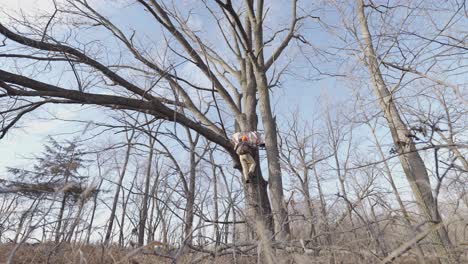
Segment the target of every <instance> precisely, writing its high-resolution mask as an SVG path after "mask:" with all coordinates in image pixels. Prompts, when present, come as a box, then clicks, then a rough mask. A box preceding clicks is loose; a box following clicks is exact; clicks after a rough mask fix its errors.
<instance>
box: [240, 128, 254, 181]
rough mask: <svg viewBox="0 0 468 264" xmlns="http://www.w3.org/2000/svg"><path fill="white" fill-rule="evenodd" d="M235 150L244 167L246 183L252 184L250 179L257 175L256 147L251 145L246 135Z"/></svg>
mask: <svg viewBox="0 0 468 264" xmlns="http://www.w3.org/2000/svg"><path fill="white" fill-rule="evenodd" d="M235 150H236V153H237V155H239V159H240V162H241V165H242V174H243V175H244V181H245V183H249V182H250V177H252V176H253V175H254V174H255V167H256V163H255V159H254V158H253V156H254V151H255V149H254V147H253V146H251V145H250V143H249V138H248V137H247V136H246V135H244V136H242V138H241V140H240V141H239V142H238V143H237V144H236V146H235Z"/></svg>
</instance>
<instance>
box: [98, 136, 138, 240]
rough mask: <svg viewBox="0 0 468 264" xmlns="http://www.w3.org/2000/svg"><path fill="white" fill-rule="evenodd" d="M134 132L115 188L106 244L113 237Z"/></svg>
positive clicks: (129, 140)
mask: <svg viewBox="0 0 468 264" xmlns="http://www.w3.org/2000/svg"><path fill="white" fill-rule="evenodd" d="M134 133H135V131H132V134H131V136H130V138H129V139H128V140H127V150H126V151H125V158H124V163H123V166H122V170H121V171H120V177H119V181H118V182H117V189H116V190H115V194H114V200H113V202H112V209H111V214H110V216H109V220H108V225H107V231H106V235H105V237H104V244H105V245H108V244H109V241H110V239H111V235H112V228H113V226H114V219H115V212H116V210H117V205H118V203H119V195H120V189H121V188H122V183H123V180H124V177H125V173H126V172H127V166H128V160H129V158H130V152H131V149H132V144H131V140H132V138H133V135H134Z"/></svg>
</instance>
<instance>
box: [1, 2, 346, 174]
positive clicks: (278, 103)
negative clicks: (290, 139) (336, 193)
mask: <svg viewBox="0 0 468 264" xmlns="http://www.w3.org/2000/svg"><path fill="white" fill-rule="evenodd" d="M111 2H112V1H111ZM274 2H275V3H274V4H273V5H271V6H270V7H271V8H270V10H269V12H270V15H269V16H268V17H267V18H268V19H281V20H282V21H286V20H285V19H287V15H288V14H289V13H290V12H289V10H290V8H288V12H287V13H286V15H285V12H284V10H283V9H282V8H284V6H289V4H288V1H281V0H279V1H274ZM92 3H93V6H95V7H96V8H97V9H100V8H103V1H96V0H95V1H92ZM109 3H110V2H109V1H106V3H105V4H106V6H105V8H103V10H105V13H106V14H107V15H109V16H111V17H112V19H113V21H114V22H115V23H116V24H117V25H119V24H122V25H126V26H128V25H129V24H130V25H131V28H132V29H135V30H137V31H138V30H139V31H144V32H148V33H151V32H152V31H153V30H154V26H153V25H154V22H153V21H152V20H151V19H150V18H149V17H148V16H142V15H141V9H140V8H139V7H135V6H132V5H126V4H125V2H124V1H115V3H114V4H115V6H108V4H109ZM193 3H194V1H193V0H192V1H190V0H186V1H182V5H187V6H193ZM2 9H3V10H4V12H8V13H9V14H12V12H13V13H20V12H22V13H24V14H26V15H37V14H42V13H43V12H48V13H50V12H51V10H53V4H52V1H49V0H18V1H17V0H2ZM182 10H183V9H182ZM202 11H203V10H202ZM192 12H193V15H192V16H190V22H189V24H190V25H192V26H194V28H196V29H200V30H201V29H202V28H206V27H208V26H209V23H211V22H210V21H204V20H203V17H204V16H205V15H206V14H203V13H200V12H199V10H192ZM129 18H130V19H129ZM128 20H131V23H128ZM0 21H1V16H0ZM267 22H268V21H267ZM203 36H204V37H206V38H207V39H208V40H211V41H213V42H214V41H216V36H214V34H210V32H209V30H208V31H205V32H203ZM314 41H315V42H317V44H320V42H322V41H325V40H324V39H320V38H317V37H314ZM317 44H316V45H317ZM293 45H294V44H293ZM294 49H295V48H294V47H293V48H292V49H291V50H292V51H291V52H289V53H288V54H286V56H290V57H291V58H293V59H297V58H295V57H297V54H295V53H298V52H299V51H297V50H294ZM187 66H190V67H185V68H184V69H183V72H187V74H189V76H190V72H191V67H193V66H191V65H187ZM293 71H294V72H304V69H303V68H295V69H292V70H291V73H292V72H293ZM291 73H287V74H288V75H289V74H291ZM191 75H192V76H191V77H194V76H193V75H194V74H191ZM291 75H292V74H291ZM303 76H305V74H302V76H301V77H300V78H295V77H294V76H292V77H286V78H284V80H283V81H282V83H281V86H280V87H278V88H275V89H274V90H273V92H272V102H273V106H274V108H275V112H276V114H277V115H278V117H279V118H282V117H283V116H285V115H286V116H287V115H288V113H290V112H292V111H295V110H302V111H310V112H312V111H315V109H313V108H312V107H311V102H314V100H316V98H317V97H318V96H319V95H321V94H323V93H324V92H326V93H329V94H330V93H331V94H333V95H334V96H338V97H339V96H341V95H343V94H344V92H343V90H342V88H337V87H336V84H335V81H333V79H332V78H328V79H327V78H325V79H322V80H318V81H317V80H315V81H309V80H305V79H304V77H303ZM195 78H197V76H195ZM301 78H302V79H301ZM199 82H201V83H203V82H206V79H205V80H204V78H201V79H199ZM335 90H336V92H335ZM46 110H47V111H52V112H53V114H55V115H57V116H58V117H59V118H63V119H78V118H82V119H83V118H85V117H86V114H83V113H81V112H80V107H79V106H76V107H75V106H64V107H62V106H59V107H56V106H54V107H53V108H50V107H47V108H46ZM47 111H45V110H44V111H40V112H37V113H33V114H31V115H28V116H27V117H26V118H24V120H23V122H21V127H22V128H20V129H14V130H12V131H10V132H9V133H8V134H7V136H6V137H5V138H4V139H2V140H0V156H1V157H2V159H0V174H1V173H2V170H4V168H5V167H7V166H23V165H25V166H27V165H28V163H29V161H25V160H24V159H23V158H24V157H31V156H33V155H34V154H35V153H38V151H40V150H41V149H42V143H43V142H44V139H45V138H46V137H47V136H48V135H49V134H57V133H63V132H64V128H67V129H68V130H69V131H73V130H76V128H74V127H73V125H70V124H66V123H64V122H61V121H57V120H44V118H47V119H50V118H51V117H52V115H51V114H49V113H47ZM59 131H60V132H59Z"/></svg>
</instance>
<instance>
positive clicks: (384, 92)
mask: <svg viewBox="0 0 468 264" xmlns="http://www.w3.org/2000/svg"><path fill="white" fill-rule="evenodd" d="M357 12H358V19H359V23H360V27H361V34H362V38H363V40H364V43H363V44H364V45H365V47H364V51H363V52H364V55H365V64H366V66H367V68H368V69H369V73H370V75H371V81H372V86H373V88H374V91H375V93H376V95H377V97H378V100H379V104H380V107H381V108H382V111H383V112H384V115H385V118H386V119H387V122H388V125H389V127H390V132H391V134H392V138H393V142H394V143H395V145H396V147H397V148H398V151H399V153H400V156H399V159H400V162H401V165H402V167H403V170H404V172H405V175H406V178H407V180H408V182H409V184H410V186H411V189H412V191H413V194H414V196H415V199H416V202H417V204H418V207H419V210H420V212H421V213H422V214H423V215H424V217H425V219H426V220H427V221H428V222H430V223H433V224H435V223H438V222H440V221H442V220H441V217H440V215H439V212H438V210H437V205H436V204H435V201H434V197H433V196H432V188H431V184H430V181H429V175H428V174H427V170H426V166H425V164H424V161H423V160H422V158H421V156H420V155H419V153H418V151H417V149H416V146H415V144H414V142H413V140H412V138H411V137H410V135H411V131H409V130H408V128H407V127H408V126H407V124H405V122H404V121H403V120H402V118H401V116H400V113H399V112H398V109H397V107H396V105H395V102H394V99H393V96H392V94H391V93H390V91H389V90H388V88H387V86H386V84H385V82H384V80H383V77H382V74H381V72H380V68H379V62H378V60H377V55H376V53H375V50H374V47H373V44H372V37H371V34H370V32H369V27H368V24H367V19H366V16H365V13H364V2H363V0H359V1H358V9H357ZM429 239H430V240H431V241H432V242H433V243H434V246H435V248H436V251H437V253H438V254H439V257H440V258H439V259H440V261H441V262H447V263H450V262H453V261H454V260H455V259H454V258H453V254H452V253H451V252H450V250H451V249H452V245H451V241H450V239H449V236H448V233H447V230H446V228H445V227H444V226H443V225H442V226H441V227H440V228H439V229H438V231H434V232H432V233H431V234H430V235H429ZM446 257H449V258H446Z"/></svg>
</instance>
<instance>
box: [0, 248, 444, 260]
mask: <svg viewBox="0 0 468 264" xmlns="http://www.w3.org/2000/svg"><path fill="white" fill-rule="evenodd" d="M13 248H14V245H13V244H2V245H0V264H3V263H6V261H7V259H8V256H9V254H10V252H11V251H12V249H13ZM263 250H265V248H264V249H263ZM131 252H132V249H126V248H119V247H110V248H106V249H103V247H102V246H99V245H81V246H80V245H66V244H62V245H60V246H58V247H57V246H55V245H54V244H53V243H45V244H35V245H31V244H25V245H22V247H21V248H20V249H19V250H18V252H17V253H16V255H15V257H14V259H13V263H15V264H26V263H28V264H30V263H34V264H46V263H47V264H150V263H151V264H154V263H161V264H165V263H171V259H168V258H164V257H160V256H156V255H154V254H148V252H147V253H146V254H144V253H139V254H136V255H132V254H131ZM324 253H325V252H324ZM131 255H132V256H131ZM129 256H131V257H129ZM199 257H201V254H199V253H193V254H185V255H183V256H181V258H180V259H179V260H178V262H177V263H181V264H185V263H192V262H193V260H195V259H200V258H199ZM270 257H271V258H270ZM334 257H335V259H334V260H335V263H343V264H347V263H349V264H353V263H377V262H378V260H377V259H375V258H374V259H372V258H365V259H362V258H361V259H360V258H359V257H357V256H356V255H355V254H346V253H343V252H336V253H335V254H334ZM330 261H331V256H330V254H324V255H318V256H312V255H306V254H302V253H284V252H283V253H281V252H277V253H276V254H274V253H273V252H268V253H267V256H263V257H260V258H258V257H257V256H245V255H244V256H242V255H239V254H238V255H237V256H236V259H235V260H234V258H233V256H232V255H225V256H219V257H216V258H214V257H206V258H203V260H202V261H200V262H197V263H201V264H208V263H221V264H227V263H237V264H253V263H268V264H270V263H271V264H273V263H275V264H276V263H278V264H293V263H296V264H308V263H327V264H328V263H330ZM394 263H401V264H414V263H417V261H416V259H415V258H414V257H411V256H404V257H402V258H401V259H398V260H397V261H395V262H394ZM427 263H431V262H430V261H429V262H427ZM434 263H435V262H434Z"/></svg>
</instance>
